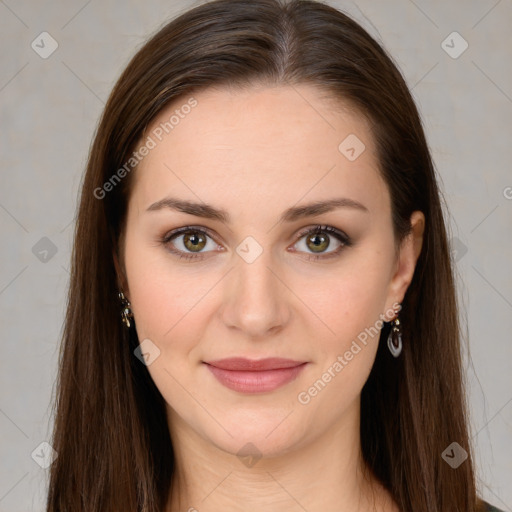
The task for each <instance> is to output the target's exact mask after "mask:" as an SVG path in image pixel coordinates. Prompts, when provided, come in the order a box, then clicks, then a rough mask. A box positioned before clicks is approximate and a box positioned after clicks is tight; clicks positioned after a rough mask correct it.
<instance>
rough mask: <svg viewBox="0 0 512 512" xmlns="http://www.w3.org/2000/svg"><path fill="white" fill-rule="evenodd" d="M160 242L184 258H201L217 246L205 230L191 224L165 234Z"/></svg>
mask: <svg viewBox="0 0 512 512" xmlns="http://www.w3.org/2000/svg"><path fill="white" fill-rule="evenodd" d="M161 242H162V244H163V245H164V246H165V247H166V248H167V249H168V250H169V251H170V252H172V253H173V254H176V255H178V256H179V257H180V258H185V259H202V258H203V257H205V256H206V253H208V252H211V251H212V250H215V249H217V248H218V247H219V246H218V245H217V244H216V243H215V242H214V240H213V238H212V236H211V235H209V234H208V233H207V232H206V231H205V230H203V229H199V228H194V227H191V226H187V227H185V228H181V229H178V230H176V231H173V232H171V233H169V234H167V235H166V236H165V237H164V238H162V239H161Z"/></svg>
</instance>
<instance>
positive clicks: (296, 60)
mask: <svg viewBox="0 0 512 512" xmlns="http://www.w3.org/2000/svg"><path fill="white" fill-rule="evenodd" d="M256 82H258V83H261V84H268V85H280V84H284V85H286V84H291V85H293V84H299V83H303V84H312V85H314V86H316V87H318V88H320V89H322V90H323V91H324V92H327V93H328V94H329V96H331V97H333V98H335V99H336V98H338V99H340V100H342V101H344V102H348V103H349V104H351V105H353V106H354V107H355V108H356V109H357V110H358V111H359V112H360V113H361V115H364V116H366V117H367V118H368V119H369V120H370V121H371V123H372V133H373V136H374V137H375V141H376V144H377V147H378V158H379V163H380V172H381V173H382V176H383V178H384V180H385V182H386V183H387V186H388V189H389V193H390V197H391V203H392V220H393V225H394V233H395V240H396V241H397V242H400V241H401V240H402V239H403V237H404V236H406V235H407V234H408V233H409V229H410V224H409V218H410V215H411V213H412V212H413V211H414V210H421V211H422V212H423V213H424V215H425V218H426V227H425V232H424V242H423V247H422V251H421V254H420V257H419V259H418V262H417V266H416V270H415V273H414V277H413V280H412V282H411V284H410V286H409V288H408V290H407V293H406V295H405V297H404V300H403V303H402V310H401V312H400V319H401V323H402V326H403V332H404V339H405V345H404V349H403V352H402V355H401V356H400V358H398V359H394V358H392V357H391V356H390V354H389V352H388V351H387V349H386V347H385V342H384V340H385V337H386V336H387V330H388V328H389V324H386V325H385V328H384V329H383V330H382V332H381V339H380V344H379V349H378V352H377V357H376V361H375V364H374V366H373V369H372V371H371V374H370V376H369V378H368V381H367V382H366V384H365V386H364V388H363V390H362V398H361V444H362V452H363V457H364V459H365V461H366V463H367V464H368V466H369V467H370V468H371V470H372V471H373V473H374V474H375V475H376V477H377V478H378V479H380V481H381V482H382V483H383V484H384V485H385V486H386V488H387V489H388V490H389V491H390V493H391V494H392V496H393V498H394V499H395V501H396V502H397V504H398V505H399V507H400V508H401V510H404V511H411V510H413V511H414V512H436V511H437V512H441V511H443V512H445V511H448V510H449V511H450V512H455V511H458V512H462V511H464V512H467V511H475V510H477V509H479V508H480V507H481V502H480V500H478V499H477V496H476V488H475V477H474V467H473V462H472V456H471V447H470V441H469V436H468V423H467V405H466V398H465V395H464V387H463V375H462V369H461V352H460V350H461V343H460V338H461V336H460V326H459V320H458V306H457V301H456V291H455V284H454V274H453V268H452V261H451V258H450V251H449V245H448V240H447V232H446V229H445V222H444V219H443V211H442V204H441V195H440V191H439V190H438V185H437V182H436V175H435V170H434V166H433V162H432V159H431V155H430V153H429V149H428V146H427V143H426V140H425V134H424V131H423V127H422V124H421V120H420V117H419V114H418V111H417V109H416V106H415V104H414V101H413V99H412V97H411V94H410V92H409V91H408V88H407V86H406V83H405V81H404V79H403V78H402V76H401V74H400V72H399V71H398V69H397V67H396V65H395V64H394V63H393V61H392V59H391V58H390V57H389V56H388V54H387V53H386V51H385V50H384V49H383V48H382V47H381V46H380V45H379V44H378V43H377V42H376V41H375V40H374V39H372V37H371V36H370V35H369V34H368V33H367V32H366V31H365V30H364V29H363V28H362V27H361V26H360V25H358V24H357V23H356V22H354V21H353V20H352V19H351V18H350V17H348V16H346V15H345V14H343V13H342V12H340V11H338V10H336V9H334V8H332V7H329V6H327V5H325V4H323V3H320V2H315V1H307V0H305V1H301V0H292V1H286V0H281V1H279V0H215V1H212V2H209V3H206V4H203V5H200V6H198V7H195V8H193V9H191V10H189V11H188V12H185V13H184V14H182V15H181V16H179V17H178V18H176V19H175V20H173V21H171V22H170V23H168V24H167V25H165V26H164V27H163V28H162V29H160V30H159V31H158V32H157V33H156V34H155V35H154V36H153V37H151V39H150V40H149V41H148V42H147V43H146V44H145V45H144V46H143V47H142V48H141V49H140V50H139V51H138V53H137V54H136V55H135V56H134V57H133V59H132V60H131V62H130V63H129V65H128V66H127V68H126V69H125V71H124V72H123V73H122V75H121V77H120V78H119V80H118V82H117V84H116V85H115V87H114V89H113V91H112V93H111V95H110V98H109V100H108V102H107V104H106V107H105V110H104V112H103V115H102V118H101V120H100V123H99V126H98V129H97V132H96V135H95V138H94V143H93V145H92V147H91V151H90V155H89V161H88V165H87V170H86V173H85V177H84V181H83V185H82V191H81V199H80V205H79V210H78V217H77V222H76V228H75V234H74V237H75V238H74V246H73V254H72V265H71V278H70V287H69V296H68V305H67V314H66V319H65V326H64V331H63V342H62V345H61V352H60V360H59V375H58V380H57V390H58V392H57V396H56V400H55V408H56V414H55V424H54V433H53V440H52V443H51V444H52V446H53V448H54V449H55V450H56V451H57V454H58V456H57V457H56V459H55V460H54V462H53V464H52V466H51V470H50V482H49V493H48V501H47V511H48V512H57V511H61V512H62V511H66V512H69V511H73V512H79V511H87V512H99V511H107V510H108V511H110V512H111V511H123V512H127V511H145V512H157V511H163V510H164V506H165V504H166V503H168V499H169V496H170V494H169V493H170V492H171V487H170V483H171V477H172V474H173V470H174V458H173V447H172V445H171V440H170V436H169V429H168V425H167V419H166V414H165V403H164V400H163V397H162V396H161V394H160V392H159V391H158V389H157V388H156V386H155V385H154V383H153V381H152V379H151V377H150V375H149V373H148V371H147V368H146V367H145V366H144V365H143V364H141V363H140V361H139V360H138V359H137V358H136V357H134V354H133V351H134V349H135V348H136V347H137V345H138V340H137V337H136V333H135V331H134V328H133V326H132V327H131V328H130V329H129V330H127V329H125V328H124V327H123V325H122V323H121V321H120V304H119V302H118V299H117V291H118V289H119V284H120V281H119V279H120V277H119V274H118V272H116V267H115V262H114V257H113V255H114V254H118V253H119V246H120V236H122V233H123V229H124V222H125V218H126V209H127V199H128V197H129V192H130V183H131V182H132V177H133V174H134V173H135V172H136V170H135V169H133V170H130V169H129V168H128V169H127V168H125V171H126V172H125V173H122V179H115V180H114V178H115V176H114V175H115V174H116V173H117V177H118V178H119V176H120V174H119V172H118V170H119V169H120V168H122V166H123V165H124V164H125V163H126V162H127V161H129V159H130V157H131V155H132V154H133V151H134V148H136V147H137V144H140V141H141V140H143V136H144V135H145V129H146V128H147V127H148V125H149V124H150V122H151V121H152V119H153V118H154V117H155V115H156V114H157V113H159V112H160V111H161V110H162V109H163V108H164V107H165V106H166V105H168V104H169V103H170V102H171V101H174V100H176V99H177V98H179V97H182V98H184V101H186V100H187V99H188V98H190V97H191V96H192V95H193V93H194V92H197V91H199V90H201V89H204V88H207V87H210V86H213V85H215V86H223V85H225V86H230V87H250V86H251V85H253V84H254V83H256ZM106 183H110V184H111V186H110V187H105V184H106ZM107 188H108V190H107ZM454 441H455V442H457V443H458V444H459V445H461V446H462V447H463V448H464V449H465V450H466V451H467V452H468V458H467V459H466V460H465V461H464V462H463V463H462V464H461V465H460V466H459V467H457V468H456V469H453V468H452V467H451V466H450V465H448V464H447V463H446V462H445V461H444V460H443V458H442V456H441V454H442V452H443V451H444V450H445V448H446V447H448V446H449V445H450V444H451V443H452V442H454Z"/></svg>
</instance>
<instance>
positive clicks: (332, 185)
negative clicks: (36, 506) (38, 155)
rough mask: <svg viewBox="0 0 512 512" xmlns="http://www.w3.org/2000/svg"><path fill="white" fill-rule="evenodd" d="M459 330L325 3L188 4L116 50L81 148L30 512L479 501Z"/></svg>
mask: <svg viewBox="0 0 512 512" xmlns="http://www.w3.org/2000/svg"><path fill="white" fill-rule="evenodd" d="M118 299H119V302H118ZM119 311H121V318H120V315H119ZM459 338H460V337H459V325H458V314H457V303H456V293H455V286H454V279H453V274H452V266H451V261H450V253H449V248H448V243H447V235H446V231H445V222H444V219H443V212H442V207H441V203H440V192H439V190H438V187H437V183H436V176H435V171H434V167H433V163H432V160H431V156H430V154H429V151H428V147H427V143H426V141H425V135H424V132H423V129H422V126H421V122H420V119H419V115H418V112H417V109H416V106H415V104H414V102H413V100H412V98H411V95H410V93H409V91H408V89H407V86H406V84H405V82H404V80H403V78H402V76H401V75H400V73H399V71H398V70H397V68H396V67H395V65H394V64H393V62H392V60H391V59H390V57H389V56H387V54H386V53H385V51H384V50H383V49H382V48H381V47H380V46H379V45H378V44H377V43H376V42H375V41H374V40H373V39H372V38H371V37H370V36H369V35H368V34H367V33H366V32H365V31H364V30H363V29H362V28H361V27H360V26H359V25H357V24H356V23H355V22H354V21H353V20H351V19H350V18H348V17H347V16H346V15H344V14H342V13H341V12H339V11H337V10H335V9H333V8H331V7H328V6H327V5H324V4H322V3H318V2H310V1H291V2H278V1H276V0H258V1H256V2H255V1H252V0H216V1H213V2H210V3H207V4H204V5H202V6H199V7H196V8H194V9H192V10H190V11H189V12H186V13H185V14H183V15H181V16H180V17H179V18H177V19H176V20H174V21H172V22H170V23H169V24H167V25H166V26H164V27H163V28H162V29H161V30H160V31H159V32H158V33H157V34H156V35H154V36H153V37H152V38H151V40H149V41H148V42H147V43H146V44H145V46H144V47H143V48H142V49H141V50H140V51H139V52H138V53H137V55H135V57H134V58H133V59H132V61H131V62H130V63H129V65H128V67H127V68H126V70H125V71H124V73H123V74H122V76H121V77H120V79H119V81H118V82H117V84H116V86H115V88H114V90H113V92H112V94H111V96H110V99H109V101H108V103H107V105H106V107H105V111H104V113H103V117H102V119H101V122H100V125H99V128H98V131H97V133H96V137H95V140H94V144H93V146H92V148H91V153H90V158H89V162H88V166H87V171H86V174H85V179H84V182H83V188H82V196H81V201H80V207H79V214H78V219H77V226H76V232H75V243H74V251H73V257H72V271H71V285H70V291H69V303H68V310H67V316H66V323H65V330H64V336H63V345H62V353H61V360H60V373H59V381H58V389H59V394H58V401H57V411H56V418H55V431H54V439H53V443H52V444H53V448H54V449H55V450H56V452H57V453H58V457H57V458H56V459H55V461H54V462H53V464H52V468H51V474H50V486H49V495H48V506H47V510H48V511H62V510H73V511H80V510H87V511H88V512H92V511H100V510H109V511H117V510H118V511H132V510H133V511H138V510H140V511H147V512H153V511H155V512H156V511H167V512H177V511H181V510H189V511H193V510H197V511H200V512H203V511H218V510H229V511H246V510H250V511H252V510H290V511H291V510H308V511H316V510H324V511H336V512H340V511H341V512H343V511H358V510H361V511H362V510H365V511H366V510H376V511H385V512H391V511H410V510H414V511H415V512H434V511H439V512H441V511H443V512H444V511H448V510H450V511H470V510H471V511H482V510H496V509H493V508H491V507H490V505H488V504H486V503H485V502H482V500H480V499H478V497H477V491H476V486H475V476H474V466H473V460H472V456H471V446H470V441H469V437H468V432H467V413H466V410H465V405H464V403H465V402H464V390H463V387H462V370H461V361H460V346H459V343H460V339H459Z"/></svg>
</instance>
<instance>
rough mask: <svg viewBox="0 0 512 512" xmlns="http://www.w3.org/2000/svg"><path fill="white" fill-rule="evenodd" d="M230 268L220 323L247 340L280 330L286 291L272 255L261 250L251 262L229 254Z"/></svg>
mask: <svg viewBox="0 0 512 512" xmlns="http://www.w3.org/2000/svg"><path fill="white" fill-rule="evenodd" d="M233 258H234V268H233V269H232V271H231V272H230V273H229V276H227V281H226V286H225V288H224V297H223V298H224V301H223V307H222V320H223V322H224V324H225V325H226V326H228V327H229V328H231V329H238V330H239V331H241V333H243V334H245V335H246V336H247V337H250V338H251V339H264V338H268V336H269V335H271V334H272V335H273V334H276V333H277V332H279V331H281V330H282V329H283V328H284V326H285V325H286V324H287V323H288V321H289V318H290V305H289V303H288V301H289V299H290V294H291V292H290V290H289V289H288V288H287V286H286V279H285V278H284V276H283V275H282V271H280V268H279V265H276V264H275V261H274V262H273V261H272V254H271V251H269V250H264V251H263V252H262V253H261V254H260V255H259V256H258V257H257V258H256V259H255V260H254V261H252V262H251V263H249V262H247V261H246V260H244V259H243V258H242V257H240V256H239V255H238V254H234V255H233Z"/></svg>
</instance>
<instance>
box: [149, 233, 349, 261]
mask: <svg viewBox="0 0 512 512" xmlns="http://www.w3.org/2000/svg"><path fill="white" fill-rule="evenodd" d="M189 231H192V232H194V233H200V234H202V235H206V236H208V237H210V238H212V239H213V236H212V235H211V234H210V232H209V231H208V230H206V229H205V228H199V227H195V226H184V227H182V228H179V229H176V230H174V231H171V232H170V233H167V234H166V235H165V236H163V237H162V238H160V240H159V241H160V243H161V244H162V245H164V246H165V247H166V248H167V250H168V251H170V252H171V253H173V254H175V255H177V256H179V258H180V259H182V258H184V259H186V260H197V261H200V260H203V259H204V253H195V254H193V253H187V252H184V251H180V250H178V249H174V248H172V246H169V242H170V241H171V240H172V239H173V238H175V237H178V236H179V235H182V234H184V233H187V232H189ZM319 233H328V234H329V235H332V236H334V237H335V238H336V239H337V240H338V241H339V242H341V244H342V245H341V246H340V247H339V248H338V249H336V250H335V251H331V252H329V253H325V254H323V255H316V254H307V256H306V259H308V260H314V261H317V260H320V259H323V260H325V259H328V258H333V257H336V256H339V254H340V253H341V252H342V250H343V249H344V248H345V247H351V246H352V241H351V239H350V238H349V237H348V236H347V235H346V234H345V233H343V232H342V231H339V230H338V229H336V228H333V227H332V226H326V225H317V226H314V227H312V228H308V229H306V230H304V231H302V232H301V233H299V235H298V238H297V240H296V242H295V244H296V243H297V242H299V240H301V239H302V238H303V237H305V236H307V235H311V234H319ZM295 244H294V245H295ZM207 252H208V251H207Z"/></svg>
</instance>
